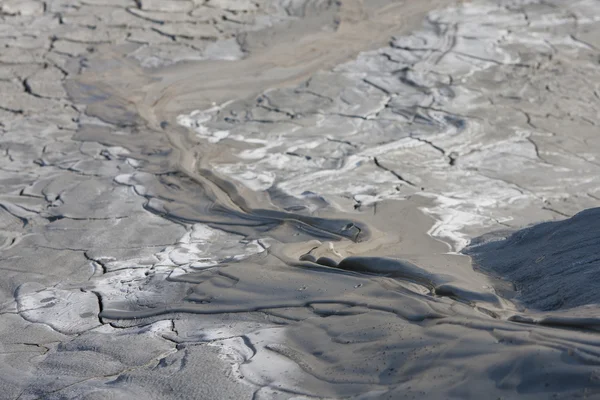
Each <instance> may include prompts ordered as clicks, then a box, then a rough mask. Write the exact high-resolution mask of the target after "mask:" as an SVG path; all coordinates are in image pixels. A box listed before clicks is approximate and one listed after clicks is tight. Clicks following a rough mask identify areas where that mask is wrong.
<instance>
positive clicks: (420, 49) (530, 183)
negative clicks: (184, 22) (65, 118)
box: [6, 0, 600, 399]
mask: <svg viewBox="0 0 600 400" xmlns="http://www.w3.org/2000/svg"><path fill="white" fill-rule="evenodd" d="M173 3H178V2H173ZM180 3H184V2H183V1H181V2H180ZM288 3H289V4H288ZM375 3H377V4H375ZM416 3H417V2H389V4H388V3H387V2H385V1H380V2H374V3H373V4H370V5H365V4H363V3H361V2H351V1H349V2H341V3H340V4H337V5H332V4H330V3H329V2H319V1H314V2H310V1H309V2H287V3H285V4H287V5H286V6H285V7H284V11H285V12H284V13H282V14H281V15H279V14H277V13H275V14H273V12H274V11H273V10H274V9H271V14H269V15H270V17H269V18H271V20H269V21H270V22H269V24H268V26H267V27H265V26H260V27H257V26H258V25H259V22H260V21H263V22H264V21H265V18H266V17H265V16H263V17H261V18H263V19H260V18H258V17H257V18H258V19H256V20H253V21H252V22H247V23H248V26H250V27H254V28H253V29H254V30H253V29H250V28H248V31H247V32H244V33H243V34H238V36H236V40H235V41H231V40H230V39H228V38H216V39H215V40H214V41H213V42H211V43H212V44H211V46H212V47H210V49H209V50H206V54H207V55H206V57H205V59H204V60H202V61H194V60H191V59H184V60H182V61H180V62H178V63H174V64H169V65H166V64H168V62H167V61H168V59H169V57H173V53H167V55H165V56H164V59H161V58H160V57H158V55H156V56H152V52H149V51H148V54H146V53H144V50H143V47H142V48H140V47H139V46H137V45H133V44H131V43H125V44H123V43H121V44H119V45H115V44H110V45H106V46H100V48H99V50H98V52H97V53H96V54H94V55H91V56H89V57H88V58H87V59H85V62H84V68H83V69H82V72H81V74H78V75H77V76H76V77H74V78H73V79H68V80H67V81H66V84H65V87H66V90H67V92H68V95H69V98H70V99H71V101H72V102H73V104H75V105H76V107H78V108H79V109H81V110H82V111H83V112H84V113H82V114H81V115H80V116H79V117H78V119H77V121H76V122H77V126H76V129H75V132H74V133H73V136H72V139H73V140H74V141H75V142H76V143H77V146H79V149H84V150H83V151H88V152H93V151H97V152H98V153H97V154H98V157H97V158H100V157H101V158H102V163H99V162H95V161H92V160H88V161H81V160H78V161H77V163H76V164H73V165H70V166H67V165H66V164H64V165H62V166H63V169H68V170H71V171H74V170H76V171H77V172H78V173H79V174H80V175H82V176H84V177H85V176H87V178H83V179H82V180H81V181H77V182H75V183H69V185H71V186H69V187H70V188H71V189H69V190H68V191H59V194H58V195H56V199H55V203H56V204H55V205H54V206H53V207H52V208H49V209H48V211H46V213H48V215H45V218H46V219H47V220H49V221H50V223H51V225H52V226H51V227H50V228H44V229H46V230H45V231H43V232H41V233H36V234H35V235H33V236H29V237H30V238H34V239H24V240H32V241H33V243H34V244H35V245H36V246H37V248H48V249H51V248H56V249H58V248H60V246H63V247H68V248H70V249H71V251H74V252H77V251H80V252H83V253H82V254H83V256H84V257H85V261H86V262H88V263H89V264H90V265H92V267H93V268H94V270H93V271H92V273H91V275H90V276H89V277H88V280H87V281H86V282H85V284H81V283H79V284H75V283H72V282H71V283H69V284H68V285H63V286H60V285H58V286H53V287H44V286H43V285H42V284H41V283H39V284H24V285H21V286H19V290H18V293H17V295H16V297H17V303H18V307H20V309H19V310H20V312H21V313H25V314H26V318H27V320H28V321H33V322H38V323H43V324H46V325H48V326H50V327H51V328H52V329H53V330H54V331H56V332H58V333H60V334H61V335H70V334H78V335H82V336H81V337H82V339H80V340H81V342H82V344H80V347H78V349H79V350H80V349H81V348H83V347H85V348H87V347H86V346H91V345H90V343H93V339H90V338H88V336H86V335H89V332H94V334H95V335H107V336H111V337H121V338H124V337H128V336H127V335H128V334H132V335H133V333H131V332H134V333H135V335H137V336H139V337H142V336H143V335H147V336H148V337H149V339H147V340H148V343H152V345H154V346H159V345H158V344H157V343H159V342H158V341H157V340H158V339H152V337H155V336H156V337H160V338H161V340H162V341H166V342H169V346H171V347H168V348H167V349H166V350H165V351H166V353H165V354H166V355H165V356H164V357H162V358H159V361H158V363H157V364H156V366H155V367H152V368H153V369H152V370H151V371H154V372H148V371H145V370H143V371H145V372H140V371H138V370H137V369H134V368H133V367H130V368H129V369H125V370H124V371H122V372H119V373H112V372H110V373H108V372H107V373H105V374H104V376H105V377H104V378H101V377H98V376H94V377H93V378H87V379H82V380H79V381H77V380H75V379H74V380H73V382H72V383H71V382H69V384H68V385H66V386H64V387H60V385H59V386H58V387H57V388H56V389H53V390H54V392H55V393H56V396H57V398H71V397H73V398H75V397H76V396H91V395H92V393H96V394H97V393H103V394H106V393H108V392H110V393H111V395H114V396H117V397H118V396H123V398H126V397H125V396H130V395H134V396H140V395H142V394H143V395H148V393H149V392H148V391H151V389H148V387H153V388H154V389H152V390H158V389H156V388H161V390H163V388H164V387H165V386H167V383H165V382H164V381H160V380H155V381H154V382H153V383H152V384H151V385H150V386H148V385H149V384H148V381H149V380H150V379H152V378H150V377H152V376H154V375H152V374H154V373H156V374H162V376H163V377H164V376H166V375H164V373H163V372H164V371H167V370H168V371H171V372H170V373H174V372H172V371H177V373H178V374H181V375H180V376H182V377H187V376H188V375H186V373H187V374H191V375H190V376H194V374H195V375H196V376H202V375H203V374H206V373H207V372H206V371H207V370H210V367H209V366H207V365H202V360H203V358H202V357H208V356H206V355H204V356H201V355H198V354H199V353H198V351H199V350H198V349H200V348H205V346H204V345H206V344H209V345H210V346H215V347H216V348H217V349H218V351H217V353H218V356H219V357H220V360H221V361H223V360H224V361H225V362H226V363H227V371H228V374H229V377H228V378H227V379H229V380H233V381H235V382H238V383H239V382H242V383H243V384H242V387H243V388H247V389H240V388H239V387H237V386H236V387H235V389H233V388H230V387H229V386H227V385H232V384H231V383H228V384H227V385H226V384H225V383H222V381H218V380H217V385H219V384H222V387H223V389H222V392H220V393H219V394H218V395H216V396H224V395H234V396H239V398H243V397H248V398H255V399H271V398H298V397H299V398H313V397H315V398H365V399H366V398H425V397H427V398H481V395H482V393H485V394H486V395H485V396H486V397H490V398H496V397H498V398H517V397H518V398H550V397H553V398H573V397H575V396H592V397H593V396H597V395H598V393H600V387H599V386H600V379H599V378H598V377H599V375H598V371H599V370H598V365H599V363H600V358H599V357H600V337H599V336H598V334H597V332H596V331H597V328H598V326H599V325H600V319H598V310H599V309H598V306H597V303H598V300H599V299H598V298H599V297H600V295H599V294H598V291H597V290H596V289H595V285H596V282H597V280H596V279H594V278H595V277H596V275H598V271H597V270H598V265H599V264H598V259H597V257H596V254H597V250H598V247H599V246H600V242H599V241H598V239H597V237H598V236H597V229H596V227H597V226H598V225H597V222H600V213H598V211H597V210H596V209H593V207H596V206H597V205H598V201H599V200H598V199H600V178H599V177H600V174H599V173H598V172H600V171H598V169H599V168H600V163H599V161H597V154H598V150H600V142H598V138H597V128H596V121H598V120H599V118H598V117H599V116H598V104H599V103H600V95H599V94H598V93H600V87H599V84H598V83H597V82H600V79H598V78H600V66H599V64H598V56H599V50H598V47H597V46H600V21H599V19H600V5H599V4H598V3H597V2H595V1H583V0H578V1H572V2H568V3H566V2H558V1H556V2H552V1H551V2H547V1H544V2H541V1H539V2H538V1H516V0H515V1H500V2H491V1H468V2H460V3H453V2H447V3H444V2H441V1H440V2H433V1H432V2H422V3H421V2H419V4H418V5H417V4H416ZM240 4H241V3H240ZM228 7H230V8H231V7H233V6H231V5H230V6H228ZM240 7H241V6H240ZM129 12H132V11H129ZM135 12H137V11H135ZM234 14H235V13H234ZM235 15H237V16H238V17H240V16H244V15H246V16H247V15H250V14H246V13H245V11H244V12H240V13H239V14H235ZM252 15H254V14H252ZM150 17H152V15H150V14H147V15H145V18H150ZM292 17H293V18H292ZM153 18H154V17H153ZM257 21H259V22H257ZM257 24H258V25H257ZM163 25H164V26H163ZM163 25H161V26H163V28H165V27H166V26H170V25H169V24H168V23H164V24H163ZM211 26H212V25H211ZM377 27H379V28H377ZM163 28H161V29H163ZM308 28H311V29H308ZM157 29H158V28H157ZM165 29H166V28H165ZM219 29H221V30H222V27H220V26H219ZM221 33H222V32H221ZM164 34H165V32H163V35H164ZM166 35H167V36H168V35H171V36H173V37H178V35H181V36H182V37H184V38H187V37H188V36H187V35H188V34H185V33H181V34H180V33H178V32H175V31H169V32H167V33H166ZM390 37H391V40H388V39H389V38H390ZM186 40H187V39H186ZM140 49H142V50H140ZM163 50H164V49H163ZM164 51H166V50H164ZM155 54H162V53H155ZM98 146H99V147H98ZM96 147H98V148H97V149H96ZM80 151H82V150H80ZM40 162H42V163H47V164H51V163H52V162H53V160H44V159H42V160H41V161H40ZM90 176H92V177H93V178H89V177H90ZM99 176H102V177H104V178H106V179H108V182H110V184H109V183H106V180H105V181H102V182H104V183H102V184H100V183H98V182H96V181H95V179H99V178H98V177H99ZM61 179H64V178H61ZM52 182H54V181H52ZM55 185H58V184H55ZM109 187H110V188H109ZM51 189H52V184H47V185H46V186H44V188H43V189H36V184H32V185H31V188H30V189H28V190H29V192H30V193H37V192H36V190H41V192H42V193H43V194H44V196H46V198H47V197H48V196H50V194H49V193H52V190H51ZM90 193H94V194H93V195H90ZM61 194H62V197H61ZM78 204H83V205H81V206H80V205H78ZM86 204H87V205H86ZM106 207H108V208H109V209H110V212H111V214H112V215H111V217H110V218H108V219H106V218H105V219H103V218H104V217H103V216H101V215H98V216H96V217H94V215H93V212H94V210H99V209H100V208H106ZM6 209H8V208H6ZM586 209H587V210H586ZM582 210H586V211H584V212H581V213H579V212H580V211H582ZM105 220H109V221H111V222H110V223H111V224H112V225H111V226H110V227H109V228H106V227H105V225H102V224H104V223H105V222H103V221H105ZM82 221H85V223H86V225H85V226H83V225H81V222H82ZM544 221H554V222H546V223H543V224H540V223H541V222H544ZM78 224H79V225H78ZM95 224H97V225H98V227H95V226H96V225H95ZM527 226H531V227H529V228H525V229H523V228H524V227H527ZM49 231H52V232H59V233H52V232H50V233H48V232H49ZM81 232H84V233H83V234H82V233H81ZM36 235H39V237H38V236H36ZM50 242H52V243H50ZM59 242H60V243H59ZM61 243H62V244H61ZM13 249H14V247H13ZM14 251H16V250H14ZM75 289H77V290H75ZM72 293H77V296H81V299H80V300H78V302H79V305H74V303H75V301H72V300H69V299H70V298H71V296H73V294H72ZM48 299H51V300H48ZM56 299H58V300H56ZM48 302H50V306H49V307H46V309H51V310H57V311H56V313H57V315H62V316H65V315H66V316H67V317H63V318H62V319H60V318H59V319H58V320H57V319H55V318H52V317H50V316H49V315H50V314H48V313H47V312H46V313H41V312H38V311H36V310H38V309H39V307H41V306H43V305H44V304H46V303H48ZM86 304H87V306H86ZM85 307H88V308H89V310H87V313H89V315H90V316H94V315H98V320H97V321H96V320H95V319H94V321H92V322H90V321H88V320H87V319H86V318H87V317H83V316H84V315H86V316H87V313H82V310H83V308H85ZM95 307H98V309H96V308H95ZM84 311H85V310H84ZM69 313H70V314H69ZM77 313H79V314H78V315H79V316H77V315H75V314H77ZM65 318H66V319H65ZM81 318H83V320H84V321H87V322H85V323H83V322H81V320H80V319H81ZM92 319H93V318H92ZM61 320H62V321H70V322H69V324H67V325H61V323H60V322H57V321H61ZM113 330H114V332H113ZM109 331H110V332H109ZM117 332H119V333H117ZM128 332H129V333H128ZM119 335H121V336H119ZM137 336H136V337H137ZM61 340H63V339H60V340H58V341H61ZM117 340H119V339H117ZM160 343H161V344H160V346H162V345H163V344H162V343H163V342H160ZM60 346H63V347H62V348H66V347H65V346H66V345H64V344H61V345H60ZM82 346H83V347H82ZM123 346H124V348H127V345H125V344H124V345H123ZM203 346H204V347H203ZM157 351H158V350H157ZM53 354H54V353H51V355H52V357H54V358H51V357H49V360H50V361H48V363H49V365H51V364H52V363H59V364H60V356H54V355H53ZM57 354H58V353H57ZM136 357H138V358H139V356H136ZM194 357H196V358H194ZM205 359H207V358H205ZM189 360H195V361H189ZM198 360H200V361H198ZM145 362H146V364H144V365H146V366H148V365H153V364H152V362H151V361H148V360H146V361H145ZM136 368H138V367H136ZM144 368H146V367H144ZM160 368H165V370H164V371H163V372H161V369H160ZM169 368H170V369H169ZM173 368H175V370H173ZM182 371H183V372H182ZM169 376H170V375H169ZM164 379H166V378H164ZM207 379H208V378H207ZM183 380H184V379H183V378H182V379H181V381H183ZM173 382H175V381H173ZM177 382H179V383H173V384H174V385H175V386H177V385H180V388H181V393H182V394H181V396H182V398H186V397H185V396H187V395H189V393H193V392H194V385H193V383H190V382H189V381H186V382H185V383H182V382H180V381H179V380H178V381H177ZM40 384H41V383H40ZM152 385H154V386H152ZM236 390H240V391H241V392H240V393H243V394H239V393H238V392H236ZM246 390H247V391H246ZM54 392H53V393H54ZM161 393H163V395H162V396H163V397H165V398H168V397H169V396H170V395H169V394H168V393H167V392H161ZM203 393H206V392H203ZM236 393H237V394H236ZM60 396H63V397H60ZM65 396H66V397H65ZM203 396H204V395H203ZM205 397H206V398H208V397H209V395H208V394H206V396H205ZM48 398H51V397H48Z"/></svg>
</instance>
